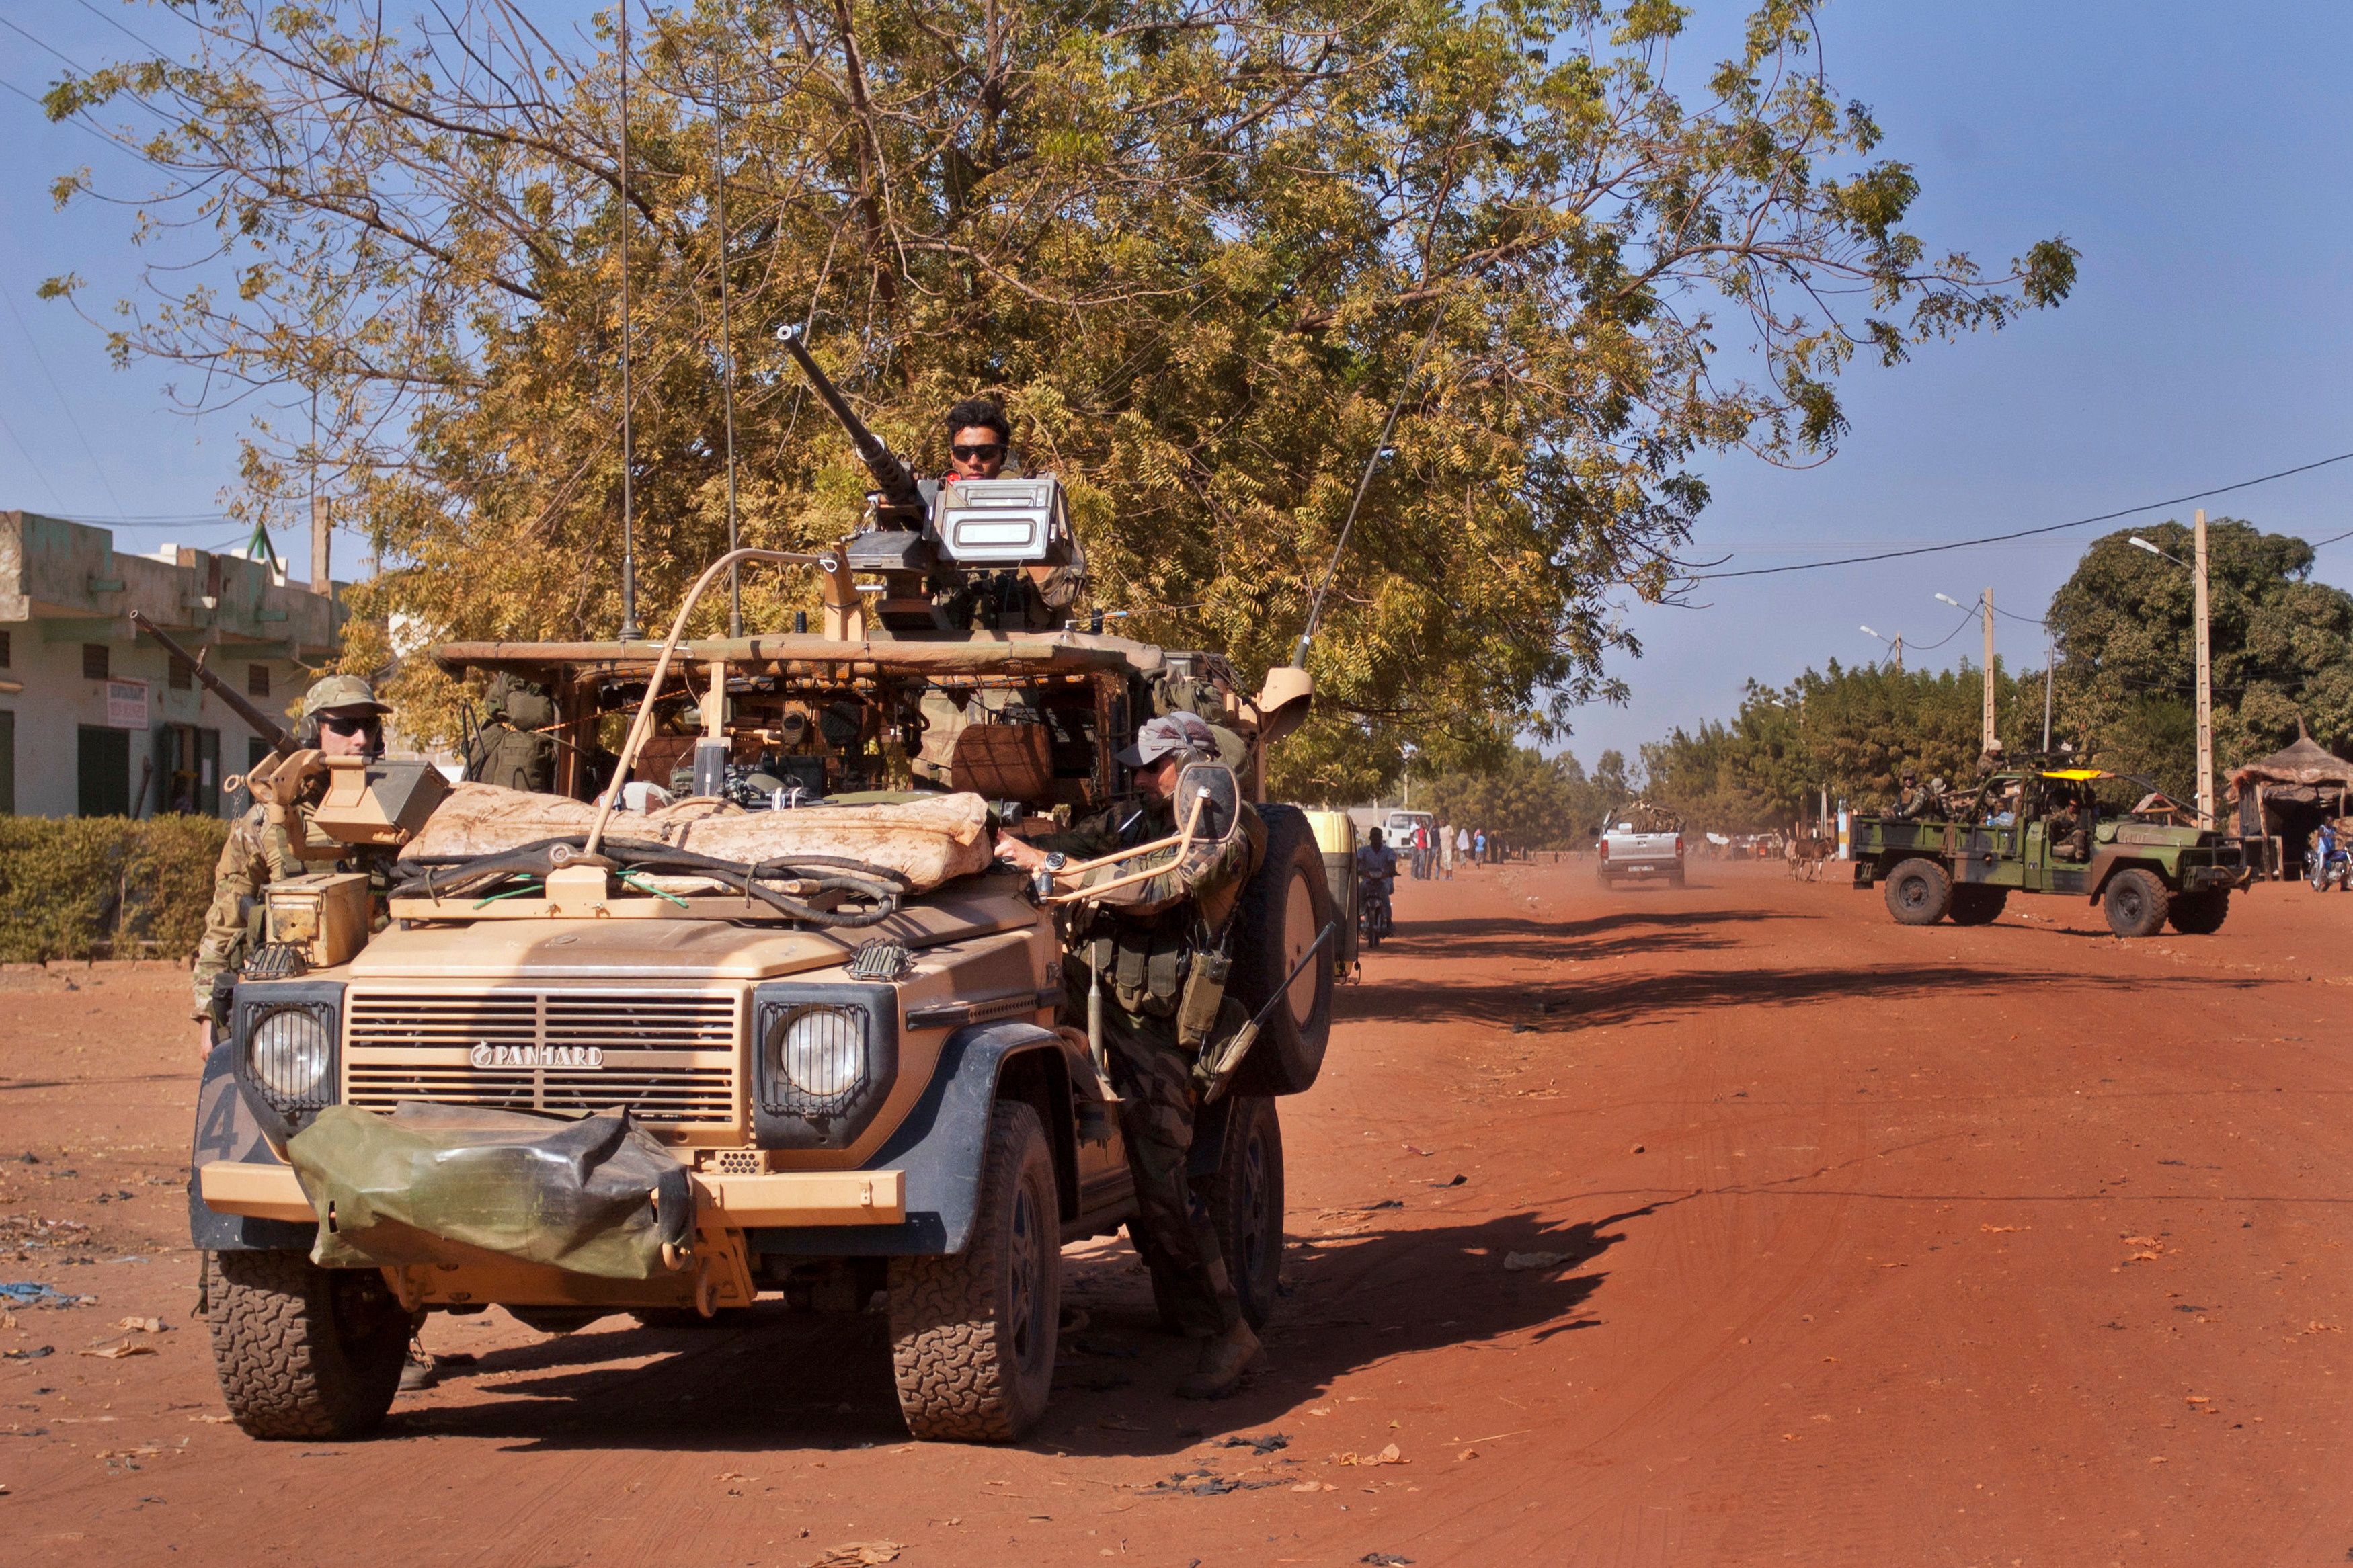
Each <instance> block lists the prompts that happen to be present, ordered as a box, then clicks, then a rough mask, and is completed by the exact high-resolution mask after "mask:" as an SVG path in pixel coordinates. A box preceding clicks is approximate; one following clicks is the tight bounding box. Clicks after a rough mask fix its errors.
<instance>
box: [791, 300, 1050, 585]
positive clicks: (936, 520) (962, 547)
mask: <svg viewBox="0 0 2353 1568" xmlns="http://www.w3.org/2000/svg"><path fill="white" fill-rule="evenodd" d="M801 339H802V334H801V329H800V328H799V326H797V325H786V326H785V327H782V328H780V329H778V331H777V332H776V340H777V341H778V342H781V343H783V344H784V345H785V352H786V353H788V354H790V355H792V356H793V363H796V364H797V365H799V366H800V367H801V374H804V375H806V376H807V377H808V381H809V386H810V387H811V389H812V390H814V391H815V392H816V393H817V395H818V401H819V402H821V403H823V404H824V405H826V406H827V407H828V408H829V409H831V410H832V411H833V416H834V417H835V418H836V419H838V420H839V421H840V422H841V427H842V428H843V429H844V430H847V431H848V432H849V439H850V443H851V444H852V445H853V446H854V447H856V448H857V449H858V456H859V458H860V460H861V461H862V462H864V463H865V465H866V471H867V472H868V473H870V474H871V475H873V476H874V483H875V487H876V488H875V489H874V490H873V491H872V493H871V495H870V496H869V498H868V500H869V504H870V505H871V509H872V510H871V516H872V523H873V525H872V526H871V527H870V528H868V529H866V530H865V531H863V532H860V533H859V534H856V535H854V536H853V537H851V538H850V539H849V541H848V542H847V543H846V544H845V546H844V548H843V552H842V555H843V559H844V561H845V562H846V563H848V565H849V569H850V570H851V571H852V572H858V573H865V574H873V575H880V576H881V579H882V583H881V595H880V597H879V598H878V599H877V600H876V602H875V604H874V614H875V616H876V617H877V618H878V619H879V620H880V621H881V624H882V626H884V627H885V628H887V629H890V630H894V631H948V630H967V629H969V628H970V627H971V626H973V625H974V624H975V622H978V623H979V624H980V625H981V626H986V627H987V628H988V629H991V630H1029V631H1043V630H1048V629H1050V628H1052V627H1053V626H1057V625H1059V624H1060V623H1061V621H1062V619H1063V616H1064V615H1065V614H1066V613H1067V612H1068V611H1069V609H1070V606H1071V604H1072V602H1073V601H1074V600H1075V599H1076V598H1077V596H1078V593H1079V589H1080V586H1081V584H1082V583H1083V581H1084V579H1085V576H1086V552H1085V551H1083V550H1082V549H1081V548H1080V547H1079V542H1078V537H1077V535H1075V534H1074V533H1072V532H1071V523H1070V517H1069V513H1068V511H1067V510H1066V509H1065V506H1064V502H1063V497H1062V487H1061V484H1060V481H1059V480H1057V479H1055V478H1054V477H1053V476H1052V475H1050V474H1039V475H1021V476H1018V477H1004V478H998V479H955V480H954V481H953V482H950V481H944V480H939V479H917V478H915V476H914V474H913V470H911V469H910V468H908V467H907V465H906V463H905V462H904V461H902V459H901V458H899V456H898V455H897V454H896V453H894V452H892V450H891V448H890V447H889V446H888V445H887V444H885V443H884V441H883V440H882V438H881V437H879V436H877V435H875V434H874V432H873V431H871V430H870V429H868V428H867V427H866V424H865V422H864V421H863V420H861V419H860V418H859V417H858V416H857V414H856V413H854V412H853V411H852V410H851V408H850V406H849V400H848V399H847V398H845V397H843V396H842V395H841V390H840V388H839V387H837V386H835V385H834V384H833V382H832V380H831V379H830V378H829V377H828V376H827V374H825V372H824V371H823V370H821V369H819V368H818V363H817V361H816V360H815V359H813V358H811V357H810V355H809V352H808V348H807V344H806V343H804V342H802V341H801Z"/></svg>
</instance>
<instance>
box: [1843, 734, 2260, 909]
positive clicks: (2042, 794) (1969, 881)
mask: <svg viewBox="0 0 2353 1568" xmlns="http://www.w3.org/2000/svg"><path fill="white" fill-rule="evenodd" d="M2119 779H2121V780H2125V781H2126V782H2127V783H2129V784H2132V785H2134V786H2135V787H2136V788H2137V790H2139V791H2140V792H2142V793H2141V795H2140V800H2139V804H2138V805H2136V806H2134V807H2133V808H2132V809H2130V810H2126V811H2118V810H2116V808H2115V807H2114V806H2113V805H2104V804H2103V803H2102V801H2101V799H2100V791H2099V785H2100V784H2102V783H2104V782H2106V781H2111V780H2119ZM1959 798H1961V799H1962V800H1963V801H1964V802H1965V804H1961V805H1959V806H1958V807H1957V809H1955V808H1953V802H1954V801H1955V799H1956V797H1953V796H1947V800H1946V803H1945V807H1946V808H1945V809H1941V810H1938V811H1936V813H1935V814H1934V815H1933V816H1922V817H1917V818H1905V817H1899V816H1856V817H1855V818H1854V819H1853V836H1852V855H1853V858H1854V885H1855V886H1856V887H1857V888H1869V887H1872V886H1873V885H1874V884H1877V885H1880V886H1883V888H1884V889H1885V890H1886V899H1887V912H1888V913H1889V914H1891V915H1893V916H1894V917H1895V920H1896V923H1898V924H1899V925H1914V926H1925V925H1934V924H1936V922H1937V921H1941V920H1943V919H1945V918H1946V917H1947V916H1948V915H1949V916H1950V917H1951V918H1952V921H1953V923H1954V924H1955V925H1986V924H1989V923H1990V922H1991V921H1994V920H1995V919H1997V918H1998V917H1999V916H2000V914H2001V911H2002V909H2003V907H2004V906H2005V905H2006V904H2007V903H2008V902H2009V900H2010V894H2011V893H2013V892H2021V893H2060V894H2072V895H2073V896H2076V897H2079V898H2085V899H2089V900H2093V901H2094V902H2095V903H2098V904H2099V905H2100V906H2101V907H2102V909H2103V910H2105V912H2106V914H2107V918H2108V929H2109V930H2110V931H2115V932H2116V934H2117V935H2118V936H2127V937H2137V936H2154V935H2156V934H2157V933H2158V931H2161V930H2163V929H2164V928H2165V926H2166V924H2167V922H2168V921H2170V922H2171V923H2172V926H2173V929H2174V930H2176V931H2181V932H2184V933H2186V934H2189V935H2194V936H2203V935H2205V934H2207V933H2209V932H2211V931H2219V930H2221V926H2222V921H2223V919H2224V917H2225V916H2227V915H2228V914H2229V913H2230V908H2231V904H2230V899H2231V889H2233V888H2243V887H2245V886H2247V885H2248V883H2250V882H2251V881H2253V879H2254V878H2255V874H2256V870H2257V866H2256V864H2255V862H2254V861H2253V859H2251V858H2250V857H2249V855H2248V852H2247V847H2246V846H2245V844H2244V843H2243V842H2242V841H2241V840H2239V839H2237V838H2232V837H2225V836H2224V835H2222V834H2219V833H2213V832H2209V831H2206V830H2203V829H2200V828H2198V827H2195V826H2188V825H2186V824H2183V823H2179V822H2176V821H2171V820H2168V817H2171V816H2176V815H2177V814H2179V807H2177V806H2174V805H2172V803H2171V802H2169V801H2167V800H2166V799H2165V796H2164V795H2162V794H2161V792H2158V790H2156V789H2155V788H2154V787H2153V786H2150V785H2148V784H2147V783H2146V781H2144V780H2139V779H2130V778H2127V776H2126V775H2125V774H2121V773H2105V772H2102V771H2100V770H2098V769H2095V768H2052V769H2032V770H2029V771H2024V772H2013V773H1993V774H1991V775H1989V777H1988V778H1987V779H1986V780H1985V781H1984V783H1982V784H1979V785H1978V789H1977V791H1976V792H1975V794H1974V795H1968V796H1966V797H1959Z"/></svg>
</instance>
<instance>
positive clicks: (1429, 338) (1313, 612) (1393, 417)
mask: <svg viewBox="0 0 2353 1568" xmlns="http://www.w3.org/2000/svg"><path fill="white" fill-rule="evenodd" d="M1445 319H1446V302H1445V301H1444V300H1440V301H1439V303H1438V308H1437V309H1436V310H1433V311H1432V312H1431V313H1430V331H1427V332H1424V333H1423V334H1422V336H1421V347H1420V348H1419V349H1418V350H1416V351H1415V352H1414V356H1413V364H1412V366H1411V368H1409V370H1407V372H1406V373H1405V380H1404V381H1403V382H1402V383H1400V384H1398V395H1397V401H1396V402H1394V403H1392V404H1390V405H1389V416H1388V418H1387V419H1384V420H1382V421H1381V438H1380V439H1379V440H1377V441H1376V442H1374V443H1373V452H1372V456H1371V457H1368V458H1366V459H1365V472H1364V476H1363V477H1362V478H1361V479H1357V481H1356V497H1355V499H1354V500H1350V501H1349V502H1348V516H1347V519H1346V521H1343V522H1342V523H1341V524H1340V542H1339V543H1337V544H1335V545H1334V546H1333V547H1332V560H1331V563H1329V564H1328V565H1326V566H1325V567H1324V581H1323V582H1322V583H1320V584H1316V588H1315V597H1314V600H1313V601H1312V602H1311V603H1310V604H1309V605H1308V606H1307V626H1306V627H1305V629H1303V631H1301V632H1300V634H1299V643H1298V646H1297V647H1293V649H1292V650H1291V668H1293V669H1305V668H1307V645H1308V644H1310V643H1312V642H1314V640H1315V626H1316V624H1317V623H1318V622H1320V621H1321V620H1322V619H1323V618H1324V595H1326V594H1328V593H1330V592H1331V591H1332V578H1333V575H1334V574H1335V573H1337V572H1338V571H1339V570H1340V557H1341V555H1342V554H1343V553H1344V552H1345V551H1346V550H1347V548H1348V534H1349V532H1350V531H1352V530H1353V529H1355V527H1356V509H1357V508H1358V507H1360V506H1362V505H1364V504H1365V492H1366V490H1368V489H1372V488H1373V470H1374V468H1377V467H1378V466H1379V465H1380V460H1381V454H1382V453H1384V452H1386V451H1388V449H1389V433H1390V432H1391V431H1393V430H1395V429H1396V428H1397V422H1398V414H1399V413H1400V412H1401V411H1402V410H1403V409H1404V407H1405V400H1406V397H1407V395H1409V394H1410V393H1411V392H1412V391H1413V384H1414V379H1415V377H1417V376H1419V375H1420V374H1421V362H1422V360H1423V359H1425V358H1426V357H1428V355H1429V353H1430V344H1432V343H1434V342H1437V341H1438V324H1439V323H1440V321H1444V320H1445Z"/></svg>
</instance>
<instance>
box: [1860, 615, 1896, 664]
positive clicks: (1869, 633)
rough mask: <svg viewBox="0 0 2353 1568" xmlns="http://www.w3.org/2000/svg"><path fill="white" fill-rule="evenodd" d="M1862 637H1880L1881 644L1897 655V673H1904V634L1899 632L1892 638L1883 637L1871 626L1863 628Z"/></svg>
mask: <svg viewBox="0 0 2353 1568" xmlns="http://www.w3.org/2000/svg"><path fill="white" fill-rule="evenodd" d="M1862 635H1863V636H1865V637H1879V634H1878V633H1877V632H1875V631H1873V630H1872V629H1871V628H1870V627H1869V626H1865V627H1863V628H1862ZM1879 640H1880V641H1881V642H1883V643H1885V644H1886V645H1887V646H1888V647H1890V648H1893V649H1894V654H1895V673H1896V674H1898V675H1901V674H1903V673H1904V634H1903V633H1902V632H1897V633H1896V634H1895V635H1894V637H1879Z"/></svg>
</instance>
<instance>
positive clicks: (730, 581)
mask: <svg viewBox="0 0 2353 1568" xmlns="http://www.w3.org/2000/svg"><path fill="white" fill-rule="evenodd" d="M712 118H713V119H714V120H715V121H717V123H718V127H719V182H718V184H719V352H720V353H722V354H723V355H724V356H725V363H723V365H722V367H721V375H722V378H723V379H722V381H721V383H720V386H721V395H722V397H723V400H724V401H725V403H726V405H727V552H728V553H729V554H731V555H732V554H733V553H734V552H735V550H736V548H737V546H738V544H739V543H740V541H739V540H738V539H737V538H736V536H735V334H734V332H733V331H732V330H731V328H730V326H729V321H728V314H727V106H726V104H725V103H724V102H723V101H721V102H717V103H714V104H713V105H712ZM727 635H728V636H729V637H742V636H743V635H744V579H743V574H742V569H741V568H740V567H736V566H730V567H729V568H727Z"/></svg>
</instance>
